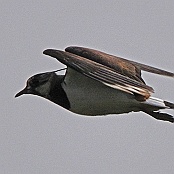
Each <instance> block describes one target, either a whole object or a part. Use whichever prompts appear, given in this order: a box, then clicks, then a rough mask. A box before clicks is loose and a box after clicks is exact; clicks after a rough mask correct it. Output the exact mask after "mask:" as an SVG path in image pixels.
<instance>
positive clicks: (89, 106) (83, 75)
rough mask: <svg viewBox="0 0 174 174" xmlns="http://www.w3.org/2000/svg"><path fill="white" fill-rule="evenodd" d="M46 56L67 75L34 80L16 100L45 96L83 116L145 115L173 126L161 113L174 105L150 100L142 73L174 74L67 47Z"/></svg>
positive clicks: (48, 73) (48, 76)
mask: <svg viewBox="0 0 174 174" xmlns="http://www.w3.org/2000/svg"><path fill="white" fill-rule="evenodd" d="M44 54H47V55H50V56H52V57H55V58H56V59H57V60H59V61H60V62H62V63H63V64H65V65H67V71H66V74H65V75H57V74H56V73H55V72H47V73H42V74H37V75H35V76H32V77H31V78H30V79H29V80H28V81H27V87H26V88H25V89H24V90H22V91H21V92H19V93H18V94H17V95H16V96H20V95H22V94H26V93H28V94H34V95H38V96H42V97H44V98H46V99H48V100H50V101H52V102H54V103H56V104H58V105H60V106H62V107H63V108H65V109H68V110H70V111H72V112H74V113H77V114H80V115H90V116H97V115H108V114H122V113H129V112H132V111H134V112H138V111H143V112H146V113H148V114H149V115H151V116H153V117H154V118H156V119H161V120H165V121H170V122H174V118H173V117H172V116H171V115H169V114H165V113H160V112H158V110H159V109H165V108H169V109H174V104H172V103H169V102H166V101H163V100H160V99H156V98H153V97H151V93H153V88H151V87H150V86H148V85H146V84H145V82H144V80H143V79H142V78H141V70H145V71H149V72H152V73H156V74H161V75H166V76H171V77H174V74H173V73H170V72H167V71H164V70H160V69H157V68H154V67H151V66H147V65H143V64H140V63H137V62H133V61H129V60H126V59H122V58H119V57H115V56H111V55H108V54H106V53H102V52H100V51H96V50H92V49H87V48H82V47H68V48H67V49H66V52H63V51H58V50H52V49H48V50H46V51H44Z"/></svg>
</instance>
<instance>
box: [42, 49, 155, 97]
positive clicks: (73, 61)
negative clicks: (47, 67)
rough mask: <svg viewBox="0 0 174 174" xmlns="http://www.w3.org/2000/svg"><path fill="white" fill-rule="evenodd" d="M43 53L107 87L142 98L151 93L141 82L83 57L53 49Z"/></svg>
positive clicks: (150, 88)
mask: <svg viewBox="0 0 174 174" xmlns="http://www.w3.org/2000/svg"><path fill="white" fill-rule="evenodd" d="M43 53H44V54H46V55H49V56H51V57H54V58H56V59H57V60H58V61H60V62H61V63H63V64H65V65H66V66H68V67H70V68H72V69H74V70H76V71H78V72H80V73H82V74H84V75H86V76H88V77H90V78H93V79H95V80H97V81H100V82H101V83H103V84H105V85H107V86H109V87H112V88H115V89H119V90H122V91H124V92H127V93H131V94H139V95H141V96H143V97H144V98H148V97H149V96H150V94H151V93H152V92H153V88H152V87H150V86H147V85H146V84H144V83H143V82H139V81H136V80H134V79H131V78H130V77H128V76H125V75H122V74H120V73H118V72H117V71H115V70H114V69H112V68H110V67H108V66H104V65H103V64H100V63H97V62H95V61H92V60H89V59H87V58H85V57H81V56H78V55H75V54H72V53H69V52H64V51H59V50H54V49H47V50H45V51H44V52H43Z"/></svg>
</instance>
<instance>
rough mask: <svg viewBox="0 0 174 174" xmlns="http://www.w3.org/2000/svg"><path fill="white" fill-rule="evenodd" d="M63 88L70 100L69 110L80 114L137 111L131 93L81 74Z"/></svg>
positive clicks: (135, 102)
mask: <svg viewBox="0 0 174 174" xmlns="http://www.w3.org/2000/svg"><path fill="white" fill-rule="evenodd" d="M63 88H64V90H65V92H66V94H67V97H68V99H69V101H70V109H69V110H70V111H72V112H74V113H78V114H81V115H106V114H121V113H128V112H131V111H139V109H138V107H136V106H137V105H138V104H137V101H136V100H135V99H134V97H133V95H131V94H128V93H126V92H122V91H120V90H117V89H113V88H110V87H108V86H105V85H104V84H102V83H100V82H98V81H95V80H93V79H90V78H88V77H84V76H83V82H82V80H78V79H74V81H72V83H71V82H69V81H68V84H67V83H65V84H63Z"/></svg>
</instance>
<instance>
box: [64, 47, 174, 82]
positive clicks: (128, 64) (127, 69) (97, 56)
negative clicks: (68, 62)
mask: <svg viewBox="0 0 174 174" xmlns="http://www.w3.org/2000/svg"><path fill="white" fill-rule="evenodd" d="M65 50H66V51H67V52H70V53H73V54H76V55H79V56H82V57H86V58H88V59H90V60H93V61H95V62H98V63H101V64H103V65H106V66H109V67H111V68H113V69H115V70H116V71H117V72H119V73H121V74H123V75H126V76H128V77H130V78H134V79H135V80H140V81H143V80H142V78H141V70H143V71H147V72H150V73H155V74H159V75H164V76H169V77H174V73H171V72H168V71H165V70H161V69H158V68H155V67H152V66H148V65H144V64H141V63H138V62H135V61H131V60H127V59H124V58H121V57H117V56H113V55H109V54H106V53H103V52H101V51H97V50H93V49H89V48H83V47H75V46H71V47H68V48H66V49H65ZM132 66H133V67H134V68H133V67H132Z"/></svg>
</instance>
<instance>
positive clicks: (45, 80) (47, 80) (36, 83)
mask: <svg viewBox="0 0 174 174" xmlns="http://www.w3.org/2000/svg"><path fill="white" fill-rule="evenodd" d="M55 75H56V74H55V73H54V72H47V73H41V74H36V75H34V76H32V77H30V78H29V79H28V80H27V84H26V87H25V88H24V89H23V90H21V91H20V92H18V93H17V94H16V95H15V97H19V96H21V95H23V94H33V95H39V96H42V97H44V98H49V92H50V89H51V84H52V81H53V78H54V76H55Z"/></svg>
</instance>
